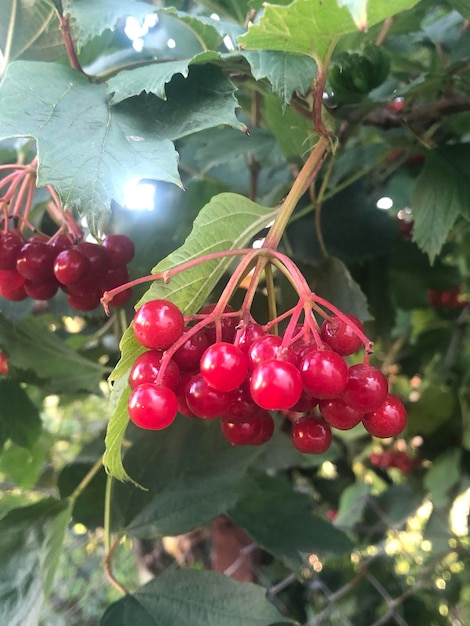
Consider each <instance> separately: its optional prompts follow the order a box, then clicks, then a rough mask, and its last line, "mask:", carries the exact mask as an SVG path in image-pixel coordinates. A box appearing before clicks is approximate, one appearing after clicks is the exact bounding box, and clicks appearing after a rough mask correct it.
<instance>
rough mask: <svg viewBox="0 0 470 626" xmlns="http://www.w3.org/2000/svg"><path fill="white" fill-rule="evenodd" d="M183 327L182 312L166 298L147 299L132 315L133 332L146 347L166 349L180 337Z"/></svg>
mask: <svg viewBox="0 0 470 626" xmlns="http://www.w3.org/2000/svg"><path fill="white" fill-rule="evenodd" d="M183 329H184V317H183V314H182V313H181V311H180V310H179V309H178V307H177V306H176V305H175V304H173V302H169V301H168V300H149V301H148V302H146V303H145V304H143V305H142V306H141V307H140V308H139V309H138V310H137V312H136V314H135V315H134V334H135V336H136V339H137V341H138V342H139V343H141V344H142V345H143V346H145V347H146V348H151V349H153V350H166V349H167V348H169V347H170V346H171V345H172V344H173V343H174V342H175V341H177V339H179V338H180V337H181V335H182V334H183Z"/></svg>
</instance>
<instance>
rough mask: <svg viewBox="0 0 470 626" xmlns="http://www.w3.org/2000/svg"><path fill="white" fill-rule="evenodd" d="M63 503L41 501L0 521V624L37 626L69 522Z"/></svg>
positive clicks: (67, 505) (14, 510)
mask: <svg viewBox="0 0 470 626" xmlns="http://www.w3.org/2000/svg"><path fill="white" fill-rule="evenodd" d="M69 516H70V505H69V503H68V502H66V501H58V500H52V499H50V500H49V499H48V500H42V501H41V502H38V503H37V504H32V505H30V506H25V507H22V508H20V509H13V510H11V511H10V512H9V513H7V515H5V517H3V518H2V519H0V554H1V555H2V562H1V566H0V623H1V624H5V626H6V625H7V624H8V626H37V624H38V622H39V614H40V610H41V606H42V604H43V603H44V601H45V600H46V599H47V597H48V595H49V593H50V591H51V587H52V583H53V579H54V574H55V570H56V567H57V562H58V559H59V555H60V553H61V549H62V541H63V538H64V533H65V529H66V527H67V523H68V521H69Z"/></svg>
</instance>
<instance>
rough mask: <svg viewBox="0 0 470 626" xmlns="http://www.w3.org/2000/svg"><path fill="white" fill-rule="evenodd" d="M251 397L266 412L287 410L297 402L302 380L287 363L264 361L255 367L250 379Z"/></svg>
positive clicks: (296, 370) (294, 368)
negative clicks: (266, 410)
mask: <svg viewBox="0 0 470 626" xmlns="http://www.w3.org/2000/svg"><path fill="white" fill-rule="evenodd" d="M250 392H251V397H252V398H253V400H254V402H256V404H257V405H258V406H260V407H261V408H263V409H268V410H280V411H282V410H287V409H290V408H291V407H292V406H294V404H296V403H297V402H298V401H299V398H300V396H301V394H302V378H301V376H300V372H299V370H298V369H297V368H296V367H295V365H292V363H288V362H287V361H278V360H273V361H264V362H263V363H260V364H259V365H257V366H256V368H255V369H254V370H253V373H252V375H251V379H250Z"/></svg>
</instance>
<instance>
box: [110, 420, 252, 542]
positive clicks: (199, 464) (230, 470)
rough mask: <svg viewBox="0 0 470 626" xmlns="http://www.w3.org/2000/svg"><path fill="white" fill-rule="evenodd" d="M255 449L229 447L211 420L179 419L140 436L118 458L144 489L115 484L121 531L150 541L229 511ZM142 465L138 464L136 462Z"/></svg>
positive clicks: (182, 531)
mask: <svg viewBox="0 0 470 626" xmlns="http://www.w3.org/2000/svg"><path fill="white" fill-rule="evenodd" d="M260 453H261V449H260V448H258V447H253V446H247V447H233V446H231V445H230V444H229V443H228V442H227V441H226V440H225V439H224V438H223V436H222V434H221V431H220V424H219V422H218V421H217V420H216V421H206V420H200V419H191V418H187V417H184V416H181V415H179V416H178V417H177V419H176V421H175V422H174V423H173V424H172V425H171V426H170V427H169V428H167V429H166V430H164V431H160V432H143V433H142V434H141V436H140V437H138V438H137V439H136V440H135V441H134V443H133V445H132V447H131V448H130V450H129V451H128V452H127V454H126V455H125V457H124V464H125V467H126V470H127V471H128V472H129V474H130V475H131V476H132V478H133V479H135V480H136V481H138V482H139V483H140V484H141V485H142V486H143V487H145V488H146V489H148V491H144V490H142V489H135V487H134V486H132V485H127V484H122V483H116V485H115V489H114V495H113V501H114V504H115V506H116V507H117V509H118V510H119V517H120V519H122V520H123V521H122V524H123V525H124V526H125V528H126V532H128V533H129V534H130V535H132V536H135V537H140V538H143V539H151V538H156V537H162V536H166V535H179V534H182V533H185V532H188V531H190V530H193V529H194V528H197V527H198V526H202V525H203V524H205V523H207V522H209V521H210V520H211V519H212V518H214V517H215V516H216V515H218V514H220V513H224V512H226V511H227V510H228V509H229V508H230V507H232V506H233V505H234V504H235V502H236V500H237V499H238V497H239V495H240V490H241V484H242V479H243V477H244V476H245V474H246V471H247V468H248V466H249V465H250V464H251V463H252V462H253V460H254V459H255V458H256V457H257V456H258V455H259V454H260ZM143 458H144V459H145V463H142V459H143Z"/></svg>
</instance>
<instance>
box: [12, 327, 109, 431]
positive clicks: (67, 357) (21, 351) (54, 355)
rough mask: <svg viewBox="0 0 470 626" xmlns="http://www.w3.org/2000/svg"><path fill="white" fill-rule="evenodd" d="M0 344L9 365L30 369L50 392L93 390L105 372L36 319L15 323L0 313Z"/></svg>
mask: <svg viewBox="0 0 470 626" xmlns="http://www.w3.org/2000/svg"><path fill="white" fill-rule="evenodd" d="M0 346H1V347H2V348H3V349H4V350H5V352H7V354H8V355H9V361H10V364H11V365H12V366H13V367H15V368H18V369H19V370H23V371H25V372H29V371H32V372H33V373H34V375H35V376H36V377H37V379H38V380H41V381H42V382H43V383H44V385H45V386H46V387H47V388H48V389H50V390H51V391H53V392H54V391H56V392H61V393H65V392H68V393H71V392H75V391H89V392H90V393H96V392H98V391H99V383H100V380H102V378H103V376H104V373H105V371H106V370H105V368H104V367H103V366H102V365H100V364H99V363H95V362H93V361H91V360H89V359H86V358H84V357H83V356H81V355H80V354H79V353H78V352H75V350H72V349H71V348H69V347H68V345H67V344H66V343H65V342H64V341H62V340H61V339H60V338H59V337H58V336H57V334H55V333H53V332H51V331H50V330H49V328H48V327H47V326H46V325H45V323H44V322H43V320H41V319H40V318H33V317H27V318H24V319H22V320H21V321H20V322H19V323H18V324H16V325H15V324H11V323H10V322H7V320H5V319H4V318H3V317H2V316H1V315H0ZM17 443H19V442H17Z"/></svg>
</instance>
